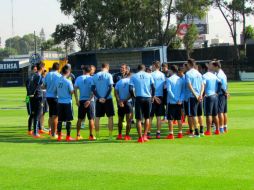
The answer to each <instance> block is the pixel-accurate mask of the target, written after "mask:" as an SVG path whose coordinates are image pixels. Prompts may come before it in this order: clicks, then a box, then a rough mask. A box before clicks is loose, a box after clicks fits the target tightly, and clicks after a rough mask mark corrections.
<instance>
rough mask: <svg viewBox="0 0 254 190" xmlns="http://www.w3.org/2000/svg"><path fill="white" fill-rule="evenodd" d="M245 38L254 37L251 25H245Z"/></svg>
mask: <svg viewBox="0 0 254 190" xmlns="http://www.w3.org/2000/svg"><path fill="white" fill-rule="evenodd" d="M244 36H245V39H246V40H248V39H254V27H252V26H250V25H249V26H247V27H246V29H245V34H244Z"/></svg>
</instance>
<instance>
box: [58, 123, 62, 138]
mask: <svg viewBox="0 0 254 190" xmlns="http://www.w3.org/2000/svg"><path fill="white" fill-rule="evenodd" d="M62 124H63V122H61V121H59V122H58V124H57V133H58V135H61V132H62Z"/></svg>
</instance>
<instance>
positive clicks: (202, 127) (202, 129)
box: [200, 125, 204, 133]
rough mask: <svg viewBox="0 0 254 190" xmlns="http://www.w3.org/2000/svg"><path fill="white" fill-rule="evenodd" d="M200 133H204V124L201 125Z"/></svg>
mask: <svg viewBox="0 0 254 190" xmlns="http://www.w3.org/2000/svg"><path fill="white" fill-rule="evenodd" d="M200 133H204V126H203V125H201V126H200Z"/></svg>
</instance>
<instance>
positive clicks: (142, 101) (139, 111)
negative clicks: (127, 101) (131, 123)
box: [130, 64, 155, 143]
mask: <svg viewBox="0 0 254 190" xmlns="http://www.w3.org/2000/svg"><path fill="white" fill-rule="evenodd" d="M134 90H135V93H134ZM130 94H131V95H132V97H135V117H136V124H137V130H138V135H139V139H138V142H139V143H143V142H147V141H149V140H148V138H147V133H148V129H149V125H150V112H151V104H152V102H153V101H154V95H155V87H154V80H153V77H152V75H151V74H149V73H146V72H145V65H143V64H141V65H139V66H138V73H136V74H134V75H132V76H131V80H130ZM142 118H144V119H145V132H144V136H142V124H141V122H142Z"/></svg>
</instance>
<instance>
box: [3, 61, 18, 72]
mask: <svg viewBox="0 0 254 190" xmlns="http://www.w3.org/2000/svg"><path fill="white" fill-rule="evenodd" d="M18 70H19V62H18V61H0V72H5V71H18Z"/></svg>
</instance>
